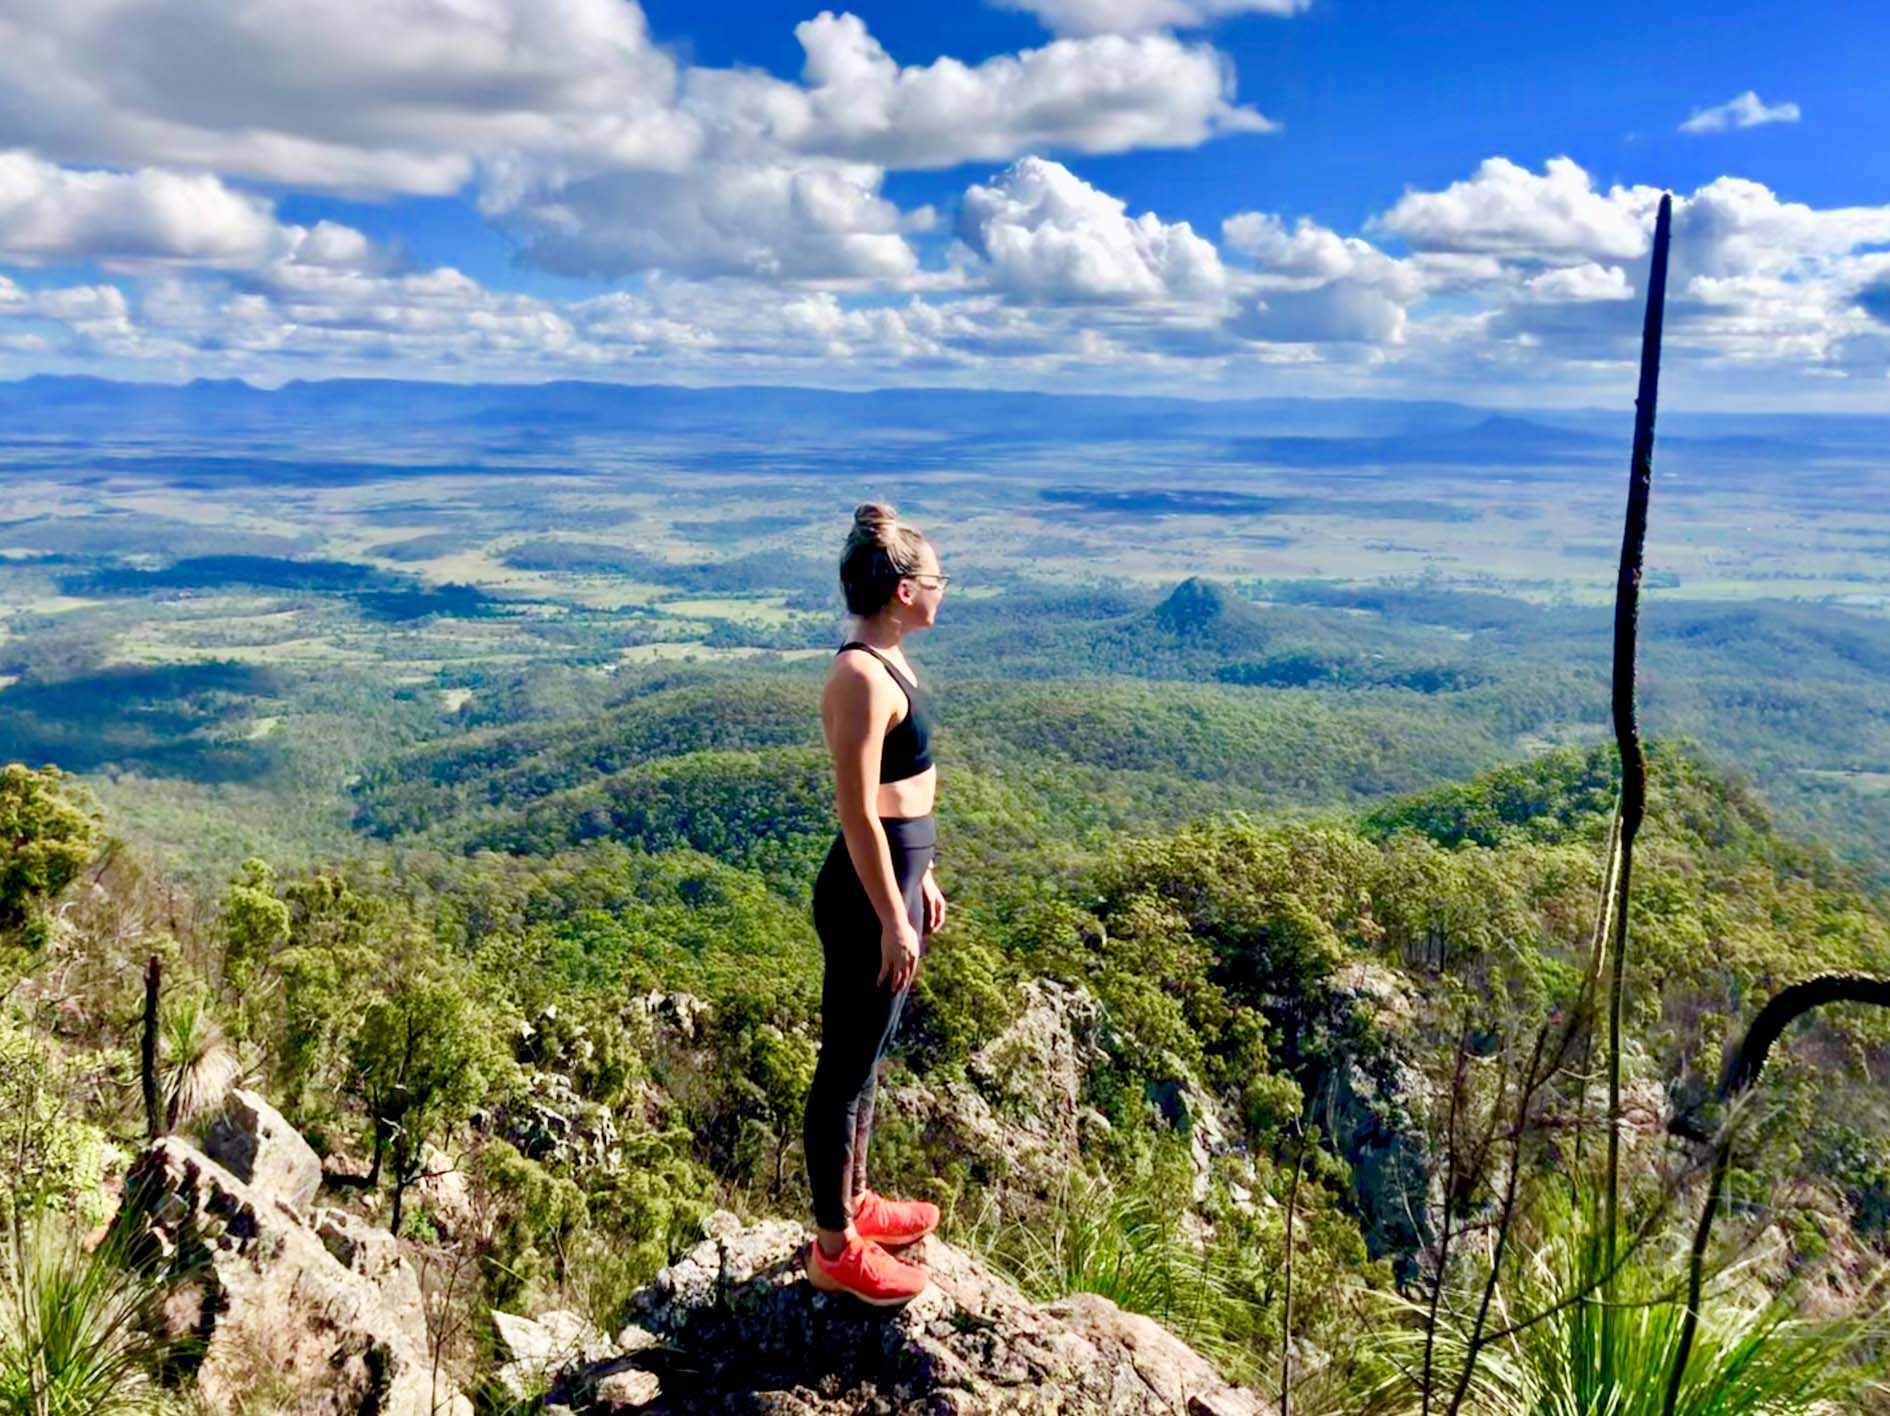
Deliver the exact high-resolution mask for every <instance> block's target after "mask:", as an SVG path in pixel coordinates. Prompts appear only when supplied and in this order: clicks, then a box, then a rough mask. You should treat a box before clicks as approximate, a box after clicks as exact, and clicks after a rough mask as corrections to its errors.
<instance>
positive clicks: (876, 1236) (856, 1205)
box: [853, 1190, 938, 1249]
mask: <svg viewBox="0 0 1890 1416" xmlns="http://www.w3.org/2000/svg"><path fill="white" fill-rule="evenodd" d="M853 1228H854V1229H855V1231H857V1232H858V1234H859V1236H860V1237H861V1238H862V1239H871V1240H872V1241H873V1242H874V1243H875V1244H878V1245H879V1246H880V1248H882V1249H903V1248H905V1247H906V1246H907V1245H908V1244H916V1243H918V1242H919V1241H920V1240H921V1239H923V1238H925V1236H926V1235H928V1234H930V1233H931V1232H932V1231H933V1230H934V1229H937V1228H938V1206H937V1205H935V1204H933V1203H932V1202H931V1201H930V1200H889V1199H887V1198H886V1197H885V1196H883V1195H876V1194H874V1193H873V1192H872V1191H871V1190H862V1191H860V1192H859V1194H857V1195H855V1196H854V1197H853Z"/></svg>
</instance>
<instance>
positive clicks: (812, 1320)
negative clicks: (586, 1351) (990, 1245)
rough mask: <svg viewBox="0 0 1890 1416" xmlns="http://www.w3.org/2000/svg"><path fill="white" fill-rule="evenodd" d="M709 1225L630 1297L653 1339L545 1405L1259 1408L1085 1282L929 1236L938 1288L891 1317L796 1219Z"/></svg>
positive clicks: (822, 1411)
mask: <svg viewBox="0 0 1890 1416" xmlns="http://www.w3.org/2000/svg"><path fill="white" fill-rule="evenodd" d="M706 1227H707V1228H708V1229H709V1231H710V1233H711V1236H712V1237H710V1238H709V1239H707V1240H705V1241H704V1242H703V1243H702V1244H700V1245H698V1246H697V1247H696V1248H695V1249H693V1250H692V1251H691V1252H690V1253H689V1254H687V1255H686V1256H685V1257H684V1258H682V1259H681V1260H680V1261H679V1262H677V1263H676V1264H674V1265H672V1266H671V1267H669V1268H667V1269H665V1270H663V1272H662V1273H660V1274H659V1275H658V1276H657V1278H656V1280H655V1281H654V1282H653V1283H652V1284H651V1285H650V1286H649V1287H647V1288H645V1289H644V1290H643V1291H642V1292H641V1293H639V1294H638V1295H637V1296H636V1298H635V1299H633V1300H632V1304H631V1308H632V1313H633V1315H634V1318H635V1326H634V1327H633V1328H631V1329H630V1330H628V1331H626V1332H625V1334H624V1335H623V1336H622V1337H620V1338H619V1339H618V1340H617V1342H618V1345H619V1347H632V1346H639V1345H640V1346H641V1348H642V1350H640V1351H627V1352H625V1353H624V1354H623V1355H619V1356H616V1357H613V1358H610V1359H608V1360H605V1361H602V1362H587V1363H581V1364H576V1365H573V1366H572V1367H569V1368H567V1369H566V1371H565V1372H564V1373H563V1374H562V1375H561V1376H560V1378H559V1380H558V1382H557V1384H556V1386H555V1387H554V1388H553V1390H552V1391H551V1393H550V1396H549V1398H548V1402H547V1408H546V1409H547V1411H551V1410H553V1409H555V1408H557V1407H564V1408H566V1409H568V1410H569V1411H571V1412H572V1413H592V1412H624V1411H643V1412H648V1413H651V1416H659V1413H661V1414H662V1416H682V1413H704V1416H706V1413H711V1412H713V1413H717V1416H720V1414H721V1413H744V1412H746V1413H772V1414H773V1416H841V1413H848V1416H852V1413H857V1412H872V1413H876V1416H970V1413H979V1416H984V1413H991V1416H997V1413H1031V1416H1054V1414H1055V1413H1071V1416H1074V1413H1109V1416H1157V1413H1160V1416H1264V1414H1265V1413H1270V1412H1271V1410H1272V1408H1271V1407H1270V1406H1269V1405H1268V1404H1267V1403H1266V1402H1265V1401H1263V1400H1262V1399H1261V1398H1260V1397H1258V1396H1257V1395H1255V1394H1254V1393H1253V1392H1250V1391H1247V1390H1244V1389H1242V1388H1239V1387H1234V1386H1230V1385H1228V1384H1227V1383H1226V1382H1225V1381H1223V1380H1222V1379H1221V1378H1220V1376H1219V1375H1218V1374H1217V1373H1216V1372H1215V1371H1214V1370H1213V1368H1212V1367H1210V1366H1209V1365H1208V1363H1207V1362H1206V1361H1205V1360H1204V1359H1203V1358H1201V1357H1200V1356H1199V1355H1197V1354H1196V1353H1195V1352H1194V1351H1192V1350H1191V1349H1190V1348H1189V1347H1188V1346H1187V1345H1186V1344H1184V1343H1183V1342H1181V1341H1180V1340H1179V1339H1178V1338H1176V1337H1174V1336H1173V1335H1172V1334H1170V1333H1168V1332H1167V1331H1166V1330H1164V1329H1163V1328H1162V1327H1161V1326H1160V1325H1159V1324H1157V1323H1155V1322H1154V1321H1152V1320H1150V1319H1148V1318H1145V1317H1141V1316H1139V1315H1137V1314H1134V1313H1125V1312H1123V1311H1122V1310H1121V1309H1119V1308H1117V1307H1116V1306H1115V1304H1113V1303H1111V1302H1109V1301H1108V1300H1107V1299H1104V1298H1099V1297H1096V1296H1095V1295H1093V1294H1079V1295H1076V1296H1073V1297H1070V1298H1065V1299H1062V1300H1060V1301H1058V1302H1055V1303H1046V1304H1039V1303H1033V1302H1031V1301H1030V1300H1029V1299H1028V1298H1026V1297H1025V1296H1024V1294H1023V1293H1021V1292H1020V1291H1019V1290H1018V1289H1017V1288H1016V1287H1014V1286H1013V1285H1012V1284H1010V1283H1008V1282H1006V1281H1005V1280H1004V1279H1002V1278H1000V1277H998V1276H997V1275H995V1274H993V1273H991V1272H990V1271H989V1270H987V1269H986V1268H984V1267H983V1266H982V1265H980V1264H979V1263H978V1262H977V1261H976V1260H974V1259H973V1258H971V1257H970V1256H968V1255H966V1254H964V1253H962V1252H960V1251H959V1250H957V1249H955V1248H953V1247H951V1246H950V1245H948V1244H944V1243H941V1242H939V1241H938V1240H936V1239H933V1240H929V1241H927V1244H926V1249H927V1251H928V1252H927V1253H926V1254H925V1259H926V1262H927V1264H928V1266H929V1268H930V1270H931V1274H932V1287H931V1288H930V1289H928V1290H927V1291H926V1292H925V1293H924V1294H922V1295H920V1297H919V1298H917V1299H915V1300H914V1301H913V1302H912V1303H910V1304H909V1305H907V1306H906V1307H905V1308H904V1309H902V1310H900V1311H897V1312H894V1313H885V1312H880V1311H878V1310H875V1309H872V1308H867V1307H865V1306H862V1305H861V1304H859V1303H856V1302H855V1301H854V1300H853V1299H850V1298H846V1297H838V1296H834V1295H830V1294H825V1293H820V1292H817V1291H816V1290H814V1289H813V1288H812V1287H810V1286H809V1285H808V1283H807V1282H806V1280H805V1279H804V1278H803V1277H802V1274H801V1252H802V1246H803V1244H804V1242H805V1236H804V1231H803V1230H802V1228H801V1226H800V1225H798V1224H796V1223H794V1222H792V1221H787V1220H770V1221H766V1222H763V1223H760V1224H756V1225H752V1226H747V1227H744V1226H742V1225H741V1224H740V1223H739V1222H738V1221H736V1220H735V1218H734V1217H733V1216H732V1215H726V1214H719V1215H715V1216H713V1217H711V1219H710V1221H709V1224H708V1225H707V1226H706Z"/></svg>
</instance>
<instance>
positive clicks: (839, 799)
mask: <svg viewBox="0 0 1890 1416" xmlns="http://www.w3.org/2000/svg"><path fill="white" fill-rule="evenodd" d="M896 694H897V690H896V689H895V688H894V687H893V685H892V683H891V682H890V681H888V680H887V678H886V675H884V674H882V673H877V672H874V671H873V670H872V669H870V668H869V667H868V666H867V665H864V664H860V663H857V662H856V661H855V660H854V656H851V655H842V656H841V658H840V660H839V661H838V662H837V663H836V665H835V667H834V672H833V674H832V675H831V676H830V677H829V678H828V680H827V687H826V691H825V692H824V693H822V695H821V700H820V723H821V729H822V731H823V732H824V733H825V734H826V737H827V747H828V750H829V751H830V752H832V754H833V780H834V805H835V808H836V809H837V811H838V813H839V816H840V834H841V835H842V836H844V837H845V838H846V843H847V856H848V858H849V859H851V860H852V862H853V869H854V873H855V874H857V875H858V876H859V878H860V883H861V884H862V885H863V886H865V888H866V897H867V899H869V900H870V901H872V905H873V912H874V913H875V914H877V915H878V916H879V922H880V943H879V947H880V965H879V981H880V982H882V983H886V982H890V983H891V985H892V987H893V988H894V989H900V988H904V987H905V986H906V985H907V984H908V983H910V982H911V980H912V974H913V971H914V970H915V969H916V968H917V967H918V962H919V934H918V931H917V930H915V929H914V928H913V927H912V921H911V920H910V919H908V918H907V917H906V902H905V899H904V897H903V896H902V895H901V893H900V890H899V879H898V876H897V875H895V874H894V873H893V863H892V851H891V850H890V849H889V848H888V846H887V844H886V828H885V827H884V826H882V825H880V823H879V759H880V751H881V748H882V747H883V745H884V742H885V729H886V724H887V723H889V722H890V721H891V719H892V715H893V713H894V711H895V710H896V708H897V704H896V703H895V702H894V701H893V700H894V697H895V696H896Z"/></svg>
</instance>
